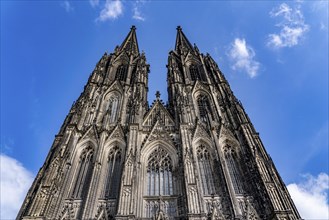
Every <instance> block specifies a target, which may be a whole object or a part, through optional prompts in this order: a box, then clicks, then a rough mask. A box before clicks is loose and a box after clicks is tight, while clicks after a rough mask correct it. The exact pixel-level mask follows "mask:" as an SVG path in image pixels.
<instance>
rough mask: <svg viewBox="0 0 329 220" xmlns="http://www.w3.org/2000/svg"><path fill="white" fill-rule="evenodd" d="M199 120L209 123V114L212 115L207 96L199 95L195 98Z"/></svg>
mask: <svg viewBox="0 0 329 220" xmlns="http://www.w3.org/2000/svg"><path fill="white" fill-rule="evenodd" d="M197 103H198V109H199V116H200V120H201V121H203V122H206V123H209V122H210V120H209V114H210V115H212V112H211V107H210V103H209V100H208V98H207V96H204V95H200V96H199V97H198V98H197Z"/></svg>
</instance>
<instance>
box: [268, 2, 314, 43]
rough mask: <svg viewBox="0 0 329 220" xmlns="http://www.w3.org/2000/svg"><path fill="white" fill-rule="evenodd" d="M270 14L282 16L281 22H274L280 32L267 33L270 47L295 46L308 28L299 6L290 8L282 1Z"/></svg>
mask: <svg viewBox="0 0 329 220" xmlns="http://www.w3.org/2000/svg"><path fill="white" fill-rule="evenodd" d="M270 16H271V17H274V18H275V17H282V20H281V22H279V23H277V24H276V26H277V27H279V28H280V32H279V33H273V34H269V35H268V41H267V45H268V46H270V47H272V48H275V49H277V48H282V47H292V46H296V45H297V44H298V43H299V42H300V40H301V39H302V38H303V36H304V34H305V33H306V32H307V31H308V30H309V26H308V25H307V24H305V21H304V16H303V13H302V11H301V9H300V7H299V6H296V7H295V8H291V7H290V6H289V5H287V4H286V3H282V4H281V5H280V6H279V7H278V8H275V9H273V10H272V11H271V12H270Z"/></svg>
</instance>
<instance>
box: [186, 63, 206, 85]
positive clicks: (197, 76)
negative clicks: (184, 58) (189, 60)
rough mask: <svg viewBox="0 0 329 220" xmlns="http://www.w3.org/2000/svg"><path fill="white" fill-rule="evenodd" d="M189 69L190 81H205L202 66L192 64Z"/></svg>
mask: <svg viewBox="0 0 329 220" xmlns="http://www.w3.org/2000/svg"><path fill="white" fill-rule="evenodd" d="M189 70H190V75H191V79H192V81H196V80H200V81H205V80H206V77H205V76H204V72H203V69H202V66H197V65H194V64H192V65H191V66H190V68H189Z"/></svg>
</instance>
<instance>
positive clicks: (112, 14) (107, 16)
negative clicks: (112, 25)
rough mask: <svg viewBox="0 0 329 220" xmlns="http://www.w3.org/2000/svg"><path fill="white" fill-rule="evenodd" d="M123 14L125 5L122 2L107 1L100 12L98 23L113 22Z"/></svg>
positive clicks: (115, 0) (117, 0) (118, 0)
mask: <svg viewBox="0 0 329 220" xmlns="http://www.w3.org/2000/svg"><path fill="white" fill-rule="evenodd" d="M122 14H123V4H122V2H121V1H120V0H114V1H111V0H107V1H106V2H105V5H104V8H103V9H102V11H101V12H100V15H99V17H98V18H97V19H96V20H97V21H106V20H113V19H116V18H118V17H119V16H120V15H122Z"/></svg>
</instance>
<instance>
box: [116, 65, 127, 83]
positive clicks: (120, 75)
mask: <svg viewBox="0 0 329 220" xmlns="http://www.w3.org/2000/svg"><path fill="white" fill-rule="evenodd" d="M127 72H128V65H126V64H121V65H120V66H118V68H117V71H116V74H115V79H117V80H120V81H126V78H127Z"/></svg>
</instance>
